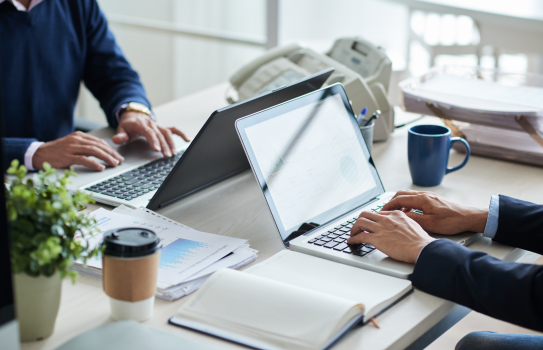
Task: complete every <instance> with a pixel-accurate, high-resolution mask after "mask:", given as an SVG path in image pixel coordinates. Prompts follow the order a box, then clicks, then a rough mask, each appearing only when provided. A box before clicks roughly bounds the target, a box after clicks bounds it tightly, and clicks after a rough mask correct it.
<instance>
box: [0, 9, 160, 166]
mask: <svg viewBox="0 0 543 350" xmlns="http://www.w3.org/2000/svg"><path fill="white" fill-rule="evenodd" d="M0 69H1V76H2V82H0V83H1V84H2V88H3V89H2V90H3V91H4V111H5V119H6V120H5V126H6V132H5V136H6V137H4V138H3V141H4V145H5V152H6V156H7V159H9V160H12V159H19V161H21V162H23V161H24V160H23V158H24V154H25V152H26V150H27V148H28V146H29V145H30V143H32V142H33V141H44V142H47V141H51V140H55V139H58V138H60V137H62V136H65V135H67V134H69V133H71V132H73V131H74V121H73V113H74V108H75V104H76V101H77V97H78V94H79V86H80V82H81V81H83V82H84V83H85V85H86V86H87V87H88V89H89V90H90V91H91V92H92V94H93V95H94V96H95V97H96V98H97V99H98V101H100V105H101V107H102V109H103V110H104V112H105V114H106V117H107V120H108V122H109V124H110V125H111V126H112V127H116V126H117V119H116V116H115V112H116V111H117V108H118V107H120V106H121V105H122V104H124V103H127V102H140V103H143V104H144V105H146V106H148V107H150V105H149V102H148V101H147V98H146V96H145V91H144V89H143V86H142V85H141V82H140V80H139V77H138V74H137V73H136V72H135V71H134V70H133V69H132V67H131V66H130V64H129V63H128V61H127V60H126V59H125V57H124V56H123V53H122V52H121V49H120V48H119V46H117V44H116V42H115V38H114V37H113V34H112V33H111V31H110V30H109V29H108V25H107V21H106V19H105V17H104V14H103V13H102V11H101V10H100V8H99V7H98V4H97V3H96V1H95V0H44V1H43V2H42V3H40V4H39V5H37V6H36V7H34V8H33V9H32V10H30V11H29V12H21V11H17V10H16V9H15V7H14V6H13V5H12V4H11V3H10V2H3V3H2V4H0Z"/></svg>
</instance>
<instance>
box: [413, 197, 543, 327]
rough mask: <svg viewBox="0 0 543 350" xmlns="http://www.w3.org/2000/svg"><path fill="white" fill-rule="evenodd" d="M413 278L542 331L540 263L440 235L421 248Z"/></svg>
mask: <svg viewBox="0 0 543 350" xmlns="http://www.w3.org/2000/svg"><path fill="white" fill-rule="evenodd" d="M500 205H501V203H500ZM500 210H501V207H500ZM410 279H411V281H412V282H413V285H414V286H415V287H416V288H418V289H420V290H422V291H423V292H426V293H429V294H432V295H435V296H438V297H441V298H444V299H447V300H450V301H453V302H455V303H458V304H461V305H464V306H467V307H469V308H471V309H473V310H475V311H478V312H481V313H483V314H485V315H488V316H491V317H494V318H497V319H500V320H504V321H507V322H511V323H514V324H517V325H520V326H523V327H527V328H531V329H534V330H537V331H540V332H541V331H543V266H541V265H531V264H518V263H511V262H503V261H501V260H499V259H495V258H493V257H491V256H490V255H488V254H485V253H482V252H478V251H471V250H469V249H468V248H465V247H463V246H460V245H458V244H456V243H453V242H451V241H448V240H446V239H440V240H436V241H434V242H432V243H430V244H428V245H427V246H426V247H425V248H424V249H423V250H422V252H421V253H420V256H419V258H418V260H417V263H416V265H415V271H414V272H413V274H412V275H411V278H410Z"/></svg>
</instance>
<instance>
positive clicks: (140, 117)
mask: <svg viewBox="0 0 543 350" xmlns="http://www.w3.org/2000/svg"><path fill="white" fill-rule="evenodd" d="M173 134H176V135H178V136H181V138H183V140H185V141H187V142H188V141H190V140H189V138H188V137H187V136H185V134H184V133H183V132H182V131H180V130H178V129H177V128H164V127H161V126H159V125H157V123H155V122H154V121H153V120H151V118H149V116H148V115H146V114H143V113H140V112H136V111H126V112H124V113H123V114H122V115H121V118H120V121H119V126H118V127H117V134H116V135H115V136H113V138H112V140H113V142H114V143H116V144H119V145H122V144H124V143H126V142H128V141H130V140H132V139H133V138H134V137H136V136H139V135H141V136H143V137H145V138H146V139H147V142H149V144H150V145H151V148H152V149H153V150H155V151H157V152H161V151H162V154H164V157H168V158H169V157H171V156H172V155H174V154H175V153H176V150H175V144H174V141H173V137H172V135H173Z"/></svg>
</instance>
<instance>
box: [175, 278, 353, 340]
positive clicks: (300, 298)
mask: <svg viewBox="0 0 543 350" xmlns="http://www.w3.org/2000/svg"><path fill="white" fill-rule="evenodd" d="M356 307H357V306H356V303H353V302H351V301H348V300H345V299H341V298H338V297H333V296H328V295H325V294H322V293H318V292H314V291H311V290H304V289H301V288H299V287H295V286H291V285H287V284H284V283H280V282H276V281H272V280H268V279H265V278H262V277H258V276H254V275H249V274H246V273H243V272H239V271H235V270H231V269H223V270H219V271H217V272H216V273H215V274H213V275H212V276H211V277H210V278H209V280H208V281H207V282H206V283H205V284H204V285H203V286H202V288H201V289H200V290H199V291H198V292H197V293H196V294H194V295H193V296H192V297H191V298H190V299H189V300H188V301H187V303H186V304H184V305H183V306H182V307H181V308H180V309H179V311H178V313H177V315H176V316H177V317H180V318H185V319H191V320H193V321H197V322H202V323H205V324H207V325H210V326H217V327H220V328H222V329H225V330H229V331H231V332H234V333H237V334H241V335H244V336H246V335H249V336H251V337H253V338H256V339H259V340H263V341H266V342H268V343H270V342H271V343H274V344H276V346H277V347H279V348H283V347H286V348H289V349H304V348H307V347H309V348H318V347H319V346H320V345H321V344H324V343H325V342H326V340H327V339H328V338H330V337H331V336H332V335H333V334H335V332H336V331H337V330H338V329H339V328H341V326H342V325H343V324H341V323H342V322H346V321H344V318H345V315H346V314H350V318H352V317H354V316H355V314H353V309H356ZM356 313H358V314H360V313H362V310H361V309H358V311H357V312H356ZM287 344H289V346H287Z"/></svg>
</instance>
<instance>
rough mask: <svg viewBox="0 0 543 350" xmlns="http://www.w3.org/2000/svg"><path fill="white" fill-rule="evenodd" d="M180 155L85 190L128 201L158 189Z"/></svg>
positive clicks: (143, 166) (155, 162) (158, 160)
mask: <svg viewBox="0 0 543 350" xmlns="http://www.w3.org/2000/svg"><path fill="white" fill-rule="evenodd" d="M182 155H183V151H181V152H179V153H177V154H176V155H175V156H173V157H171V158H161V159H157V160H155V161H153V162H150V163H147V164H145V165H142V166H140V167H139V168H136V169H133V170H130V171H127V172H126V173H122V174H120V175H117V176H115V177H112V178H110V179H107V180H105V181H102V182H100V183H97V184H94V185H92V186H90V187H87V188H86V190H88V191H92V192H96V193H100V194H105V195H108V196H111V197H116V198H119V199H124V200H127V201H130V200H132V199H135V198H138V197H140V196H143V195H144V194H146V193H149V192H151V191H155V190H156V189H158V188H159V187H160V185H161V184H162V183H163V182H164V179H166V176H168V174H169V173H170V172H171V171H172V169H173V167H174V166H175V164H176V163H177V161H178V160H179V158H181V156H182Z"/></svg>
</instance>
